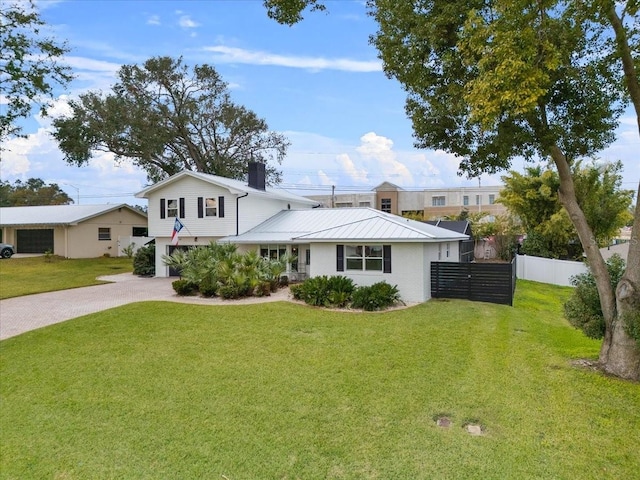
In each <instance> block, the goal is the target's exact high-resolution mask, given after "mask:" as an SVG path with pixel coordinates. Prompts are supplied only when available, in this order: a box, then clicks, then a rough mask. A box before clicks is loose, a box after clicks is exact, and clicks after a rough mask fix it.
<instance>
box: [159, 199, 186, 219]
mask: <svg viewBox="0 0 640 480" xmlns="http://www.w3.org/2000/svg"><path fill="white" fill-rule="evenodd" d="M184 207H185V202H184V198H178V199H175V198H171V199H168V200H167V199H166V198H161V199H160V218H172V217H178V218H184V212H185V208H184Z"/></svg>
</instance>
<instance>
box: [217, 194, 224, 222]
mask: <svg viewBox="0 0 640 480" xmlns="http://www.w3.org/2000/svg"><path fill="white" fill-rule="evenodd" d="M218 217H220V218H222V217H224V197H218Z"/></svg>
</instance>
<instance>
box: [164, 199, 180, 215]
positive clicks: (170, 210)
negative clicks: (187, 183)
mask: <svg viewBox="0 0 640 480" xmlns="http://www.w3.org/2000/svg"><path fill="white" fill-rule="evenodd" d="M173 205H175V206H173ZM179 205H180V204H179V203H178V199H177V198H172V199H170V200H167V215H166V216H167V218H173V217H177V216H178V207H179Z"/></svg>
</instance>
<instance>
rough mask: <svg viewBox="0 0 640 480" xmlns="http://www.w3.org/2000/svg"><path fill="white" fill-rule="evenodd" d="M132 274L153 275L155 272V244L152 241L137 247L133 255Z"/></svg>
mask: <svg viewBox="0 0 640 480" xmlns="http://www.w3.org/2000/svg"><path fill="white" fill-rule="evenodd" d="M133 274H134V275H139V276H141V277H153V276H154V275H155V274H156V246H155V244H153V243H150V244H149V245H145V246H144V247H141V248H139V249H138V251H137V252H136V254H135V255H134V257H133Z"/></svg>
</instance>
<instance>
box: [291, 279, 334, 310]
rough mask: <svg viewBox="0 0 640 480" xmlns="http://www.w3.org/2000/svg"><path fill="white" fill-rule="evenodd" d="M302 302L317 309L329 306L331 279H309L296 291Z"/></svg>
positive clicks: (295, 293)
mask: <svg viewBox="0 0 640 480" xmlns="http://www.w3.org/2000/svg"><path fill="white" fill-rule="evenodd" d="M296 295H299V297H300V300H302V301H304V302H305V303H307V304H309V305H313V306H315V307H320V306H329V303H328V298H329V277H327V276H326V275H322V276H318V277H311V278H307V279H306V280H305V281H304V282H302V283H301V284H300V286H299V287H298V288H296V289H295V291H294V298H296V297H295V296H296Z"/></svg>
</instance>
